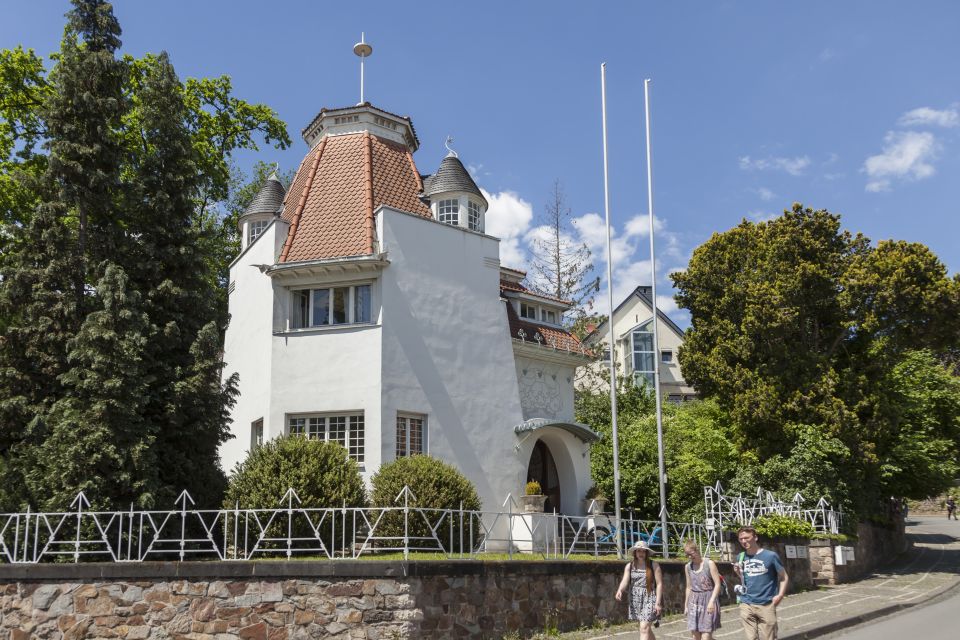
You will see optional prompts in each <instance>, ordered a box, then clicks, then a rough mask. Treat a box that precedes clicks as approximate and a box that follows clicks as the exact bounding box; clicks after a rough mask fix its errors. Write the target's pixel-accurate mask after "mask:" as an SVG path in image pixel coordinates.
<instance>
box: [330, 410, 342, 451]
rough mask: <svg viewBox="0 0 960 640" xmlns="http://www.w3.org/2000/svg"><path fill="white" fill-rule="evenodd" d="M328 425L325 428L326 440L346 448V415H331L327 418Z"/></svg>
mask: <svg viewBox="0 0 960 640" xmlns="http://www.w3.org/2000/svg"><path fill="white" fill-rule="evenodd" d="M328 420H329V426H328V430H327V440H329V441H330V442H336V443H337V444H341V445H343V446H344V448H346V446H347V417H346V416H331V417H330V418H328Z"/></svg>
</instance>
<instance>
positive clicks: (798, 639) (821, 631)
mask: <svg viewBox="0 0 960 640" xmlns="http://www.w3.org/2000/svg"><path fill="white" fill-rule="evenodd" d="M957 590H960V581H958V582H954V583H953V584H952V585H950V586H949V587H946V588H945V589H942V590H940V591H938V592H937V593H935V594H934V595H932V596H930V597H929V598H927V599H926V600H921V601H920V602H909V603H906V602H905V603H902V604H892V605H890V606H888V607H882V608H880V609H877V610H875V611H867V612H866V613H861V614H860V615H857V616H853V617H850V618H844V619H842V620H834V621H833V622H828V623H827V624H824V625H820V626H819V627H814V628H812V629H806V630H804V631H794V632H792V633H786V634H784V635H781V636H779V638H780V640H809V639H810V638H820V637H823V636H825V635H828V634H831V633H834V632H837V631H842V630H843V629H849V628H851V627H856V626H859V625H861V624H864V623H866V622H872V621H874V620H877V619H879V618H884V617H886V616H889V615H893V614H894V613H899V612H900V611H904V610H907V609H913V608H915V607H920V608H922V607H925V606H927V605H931V604H935V603H937V602H940V601H941V600H943V599H945V598H947V597H949V596H951V595H953V592H954V591H957Z"/></svg>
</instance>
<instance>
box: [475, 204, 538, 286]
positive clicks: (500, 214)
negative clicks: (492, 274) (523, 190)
mask: <svg viewBox="0 0 960 640" xmlns="http://www.w3.org/2000/svg"><path fill="white" fill-rule="evenodd" d="M480 191H481V192H482V193H483V197H484V198H486V199H487V202H488V203H489V205H490V206H489V208H488V209H487V215H486V232H487V233H488V234H490V235H492V236H495V237H497V238H500V263H501V264H503V265H504V266H508V267H513V268H516V269H524V268H526V264H527V257H526V253H525V251H524V250H523V248H522V247H521V245H520V240H521V239H522V238H523V237H524V236H525V235H526V234H527V231H528V230H529V229H530V222H531V221H532V220H533V207H532V206H531V204H530V203H529V202H527V201H526V200H524V199H523V198H521V197H520V196H519V195H517V194H516V193H514V192H512V191H501V192H500V193H489V192H487V191H485V190H483V189H481V190H480Z"/></svg>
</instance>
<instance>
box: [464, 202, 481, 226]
mask: <svg viewBox="0 0 960 640" xmlns="http://www.w3.org/2000/svg"><path fill="white" fill-rule="evenodd" d="M467 228H468V229H470V230H471V231H477V232H479V233H483V213H482V207H481V206H480V203H479V202H477V201H476V200H467Z"/></svg>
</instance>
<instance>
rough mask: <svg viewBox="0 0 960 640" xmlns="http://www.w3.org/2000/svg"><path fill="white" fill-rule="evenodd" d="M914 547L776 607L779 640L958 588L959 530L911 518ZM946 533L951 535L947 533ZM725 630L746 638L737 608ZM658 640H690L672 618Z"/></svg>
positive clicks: (632, 633) (578, 637)
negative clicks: (857, 576)
mask: <svg viewBox="0 0 960 640" xmlns="http://www.w3.org/2000/svg"><path fill="white" fill-rule="evenodd" d="M908 522H909V523H910V524H909V526H908V528H907V532H908V534H909V535H910V537H911V539H912V540H913V542H914V548H913V549H912V550H911V551H910V552H909V553H907V554H905V555H904V556H902V557H901V558H898V559H897V561H896V562H895V563H893V564H891V565H890V566H888V567H884V568H882V569H880V570H878V571H877V572H876V573H874V574H873V575H871V576H869V577H867V578H864V579H862V580H859V581H857V582H851V583H847V584H842V585H837V586H833V587H822V588H820V589H816V590H813V591H806V592H803V593H797V594H792V595H789V596H787V598H786V600H784V602H783V604H782V605H780V607H778V609H777V611H778V613H779V623H780V634H779V637H780V640H799V639H801V638H816V637H820V636H824V635H826V634H828V633H833V632H835V631H838V630H840V629H846V628H848V627H852V626H855V625H857V624H860V623H861V622H865V621H867V620H872V619H875V618H878V617H881V616H884V615H889V614H892V613H895V612H897V611H900V610H903V609H905V608H909V607H913V606H917V605H922V604H925V603H927V602H929V601H930V600H932V599H935V598H937V596H939V595H941V594H944V593H945V592H947V591H949V590H952V589H954V588H956V587H958V585H960V526H957V527H955V528H951V529H944V520H943V519H941V518H933V517H922V518H916V519H911V520H909V521H908ZM944 530H948V531H949V534H944V533H943V531H944ZM721 620H722V623H723V627H722V628H721V629H719V630H718V631H717V632H716V633H715V634H714V636H713V637H714V638H729V639H731V640H733V639H736V638H743V637H744V636H743V631H742V630H741V627H740V620H739V618H738V614H737V608H736V605H733V606H731V607H725V608H724V609H723V610H722V615H721ZM655 634H656V637H657V639H658V640H661V639H667V640H679V639H681V638H685V639H688V638H690V634H689V632H688V631H687V630H686V622H685V621H684V620H683V619H681V618H679V617H671V619H670V620H669V621H665V622H664V623H663V624H661V625H660V628H659V629H657V630H655ZM638 636H639V630H638V627H637V625H636V623H632V624H628V625H618V626H615V627H610V628H608V629H604V630H602V631H575V632H571V633H565V634H561V636H560V637H561V638H563V639H564V640H593V639H598V640H599V639H600V638H624V639H626V638H636V637H638Z"/></svg>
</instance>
